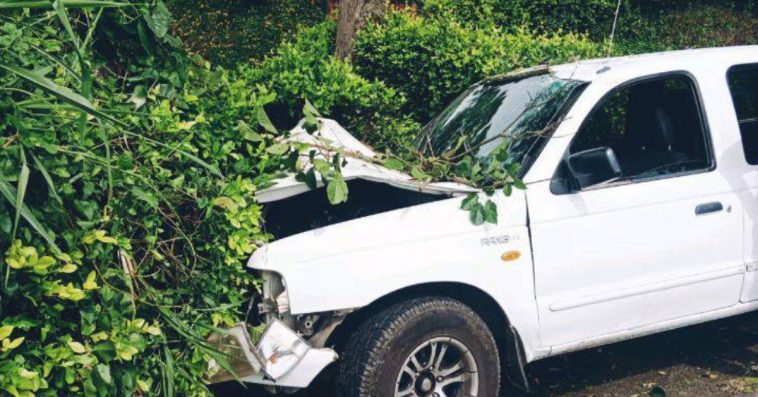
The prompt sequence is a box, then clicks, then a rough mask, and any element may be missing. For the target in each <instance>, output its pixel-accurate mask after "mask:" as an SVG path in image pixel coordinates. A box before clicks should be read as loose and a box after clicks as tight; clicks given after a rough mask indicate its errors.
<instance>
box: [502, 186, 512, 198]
mask: <svg viewBox="0 0 758 397" xmlns="http://www.w3.org/2000/svg"><path fill="white" fill-rule="evenodd" d="M503 194H504V195H506V196H510V195H511V194H513V185H511V184H510V183H506V184H505V186H503Z"/></svg>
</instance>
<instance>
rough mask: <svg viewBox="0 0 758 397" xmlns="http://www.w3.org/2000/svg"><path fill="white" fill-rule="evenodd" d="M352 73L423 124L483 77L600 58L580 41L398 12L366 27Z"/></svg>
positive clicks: (569, 36)
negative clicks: (379, 87) (401, 102)
mask: <svg viewBox="0 0 758 397" xmlns="http://www.w3.org/2000/svg"><path fill="white" fill-rule="evenodd" d="M356 54H357V56H356V60H355V63H356V68H357V70H358V72H359V73H360V74H361V75H362V76H366V77H367V78H370V79H378V80H381V81H383V82H385V83H386V84H387V85H388V86H389V87H393V88H396V89H397V90H398V91H399V92H402V93H403V94H404V95H406V96H407V97H408V102H407V103H406V104H405V106H404V107H403V111H404V112H405V113H407V114H411V115H413V117H414V119H416V120H418V121H426V120H429V119H430V118H431V117H433V116H434V115H435V114H436V113H437V112H439V111H440V110H441V108H442V107H443V106H444V105H445V104H447V103H448V102H450V101H451V100H452V99H453V97H454V96H455V95H457V94H458V93H460V92H461V91H462V90H463V89H465V88H466V87H467V86H469V85H471V84H473V83H474V82H476V81H478V80H480V79H482V78H483V77H485V76H489V75H493V74H498V73H503V72H508V71H512V70H514V69H517V68H521V67H527V66H534V65H537V64H541V63H548V62H549V63H558V62H564V61H569V60H571V59H575V58H586V57H592V56H596V55H598V54H599V47H598V45H597V44H595V43H592V42H591V41H589V40H588V39H586V38H585V37H583V36H577V35H574V34H566V35H559V34H553V35H533V34H530V33H529V32H527V31H525V30H516V31H515V32H513V33H503V32H502V31H501V30H500V29H499V28H496V27H489V28H477V29H472V28H471V27H468V26H465V25H462V24H460V23H458V22H456V21H452V20H450V19H448V18H444V17H440V18H424V17H420V16H416V15H413V14H412V13H409V12H405V11H399V12H392V13H390V14H389V15H388V16H387V18H386V20H385V21H383V22H382V23H378V24H372V25H369V26H367V27H366V29H364V30H363V31H361V33H360V34H359V36H358V39H357V41H356Z"/></svg>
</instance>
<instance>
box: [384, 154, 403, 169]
mask: <svg viewBox="0 0 758 397" xmlns="http://www.w3.org/2000/svg"><path fill="white" fill-rule="evenodd" d="M383 165H384V166H385V167H387V168H389V169H391V170H397V171H402V170H403V169H405V163H403V162H402V160H400V159H396V158H394V157H388V158H387V159H386V160H384V163H383Z"/></svg>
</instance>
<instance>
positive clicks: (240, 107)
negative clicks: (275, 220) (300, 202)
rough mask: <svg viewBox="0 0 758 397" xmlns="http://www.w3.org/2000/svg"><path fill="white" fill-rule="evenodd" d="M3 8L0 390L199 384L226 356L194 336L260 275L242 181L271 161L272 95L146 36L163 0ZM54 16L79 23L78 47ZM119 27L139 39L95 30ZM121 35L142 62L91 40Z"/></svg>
mask: <svg viewBox="0 0 758 397" xmlns="http://www.w3.org/2000/svg"><path fill="white" fill-rule="evenodd" d="M5 12H6V13H5V14H4V15H3V19H4V22H3V25H2V27H1V28H0V44H2V45H3V48H4V51H0V87H2V89H0V113H1V114H2V117H0V147H2V150H0V342H2V343H0V394H1V395H3V396H6V395H12V396H23V397H30V396H34V395H37V396H71V395H84V396H142V395H165V396H207V395H210V394H211V393H209V391H208V390H207V388H206V385H205V384H204V381H203V379H204V376H205V374H206V372H207V369H208V362H209V360H210V359H211V358H212V357H214V356H215V357H216V358H217V359H220V360H223V359H224V358H223V357H219V356H218V355H217V354H215V353H214V352H213V350H212V349H209V348H208V346H207V345H206V344H205V343H204V340H205V338H206V337H207V335H208V334H209V333H210V332H211V331H212V330H213V329H215V327H226V326H230V325H232V324H234V323H236V322H238V321H241V320H242V319H244V318H245V308H246V307H247V305H246V302H247V299H248V298H249V297H250V295H251V294H252V293H255V291H256V290H257V287H258V286H259V284H258V283H259V280H257V279H256V278H255V277H253V276H252V275H251V274H249V273H248V272H246V271H245V266H244V262H245V261H246V260H247V259H248V258H249V256H250V254H251V253H252V252H253V250H254V249H255V248H256V247H257V246H258V245H260V244H262V243H263V242H264V241H266V240H267V238H268V236H267V235H266V233H265V232H264V231H263V230H262V219H261V208H260V206H259V205H258V204H257V203H256V202H255V199H254V192H255V190H256V189H260V188H262V187H264V186H265V185H266V183H267V181H268V180H269V179H271V178H272V177H273V175H274V174H275V173H277V172H279V171H280V170H281V166H282V162H283V160H284V159H283V158H282V157H284V156H283V154H281V153H279V152H275V151H271V150H269V148H270V145H271V138H270V136H266V130H265V129H264V128H261V127H259V123H261V122H263V124H264V125H265V124H266V118H265V116H264V115H263V114H264V113H263V108H264V106H265V104H266V103H268V102H269V101H270V100H271V99H272V95H271V94H270V93H268V92H266V90H265V89H264V88H261V87H256V85H255V84H253V83H252V82H249V81H246V80H244V79H242V78H239V77H238V76H235V75H234V74H232V73H229V72H227V71H224V70H214V69H210V68H209V67H207V66H204V65H189V62H188V61H187V59H185V58H184V54H182V53H181V52H175V51H173V50H172V49H171V48H170V47H169V48H162V51H161V47H165V46H164V45H163V44H162V43H164V42H165V41H166V39H167V38H166V36H165V33H166V32H165V30H164V29H163V27H165V24H162V21H165V20H166V18H167V15H166V13H165V9H164V8H163V7H162V4H161V3H160V1H156V2H152V5H149V4H145V3H139V4H137V5H135V6H133V7H131V6H129V7H125V8H119V9H118V10H108V11H105V13H104V14H103V16H102V18H104V19H105V20H109V19H111V18H112V20H114V21H116V20H119V19H121V17H123V18H122V19H121V20H122V21H125V22H124V25H123V26H121V25H119V26H116V25H103V26H101V28H96V27H95V26H94V21H96V20H97V16H98V10H97V9H85V10H77V9H76V8H75V7H67V8H66V12H63V10H60V13H56V12H55V11H52V10H51V9H49V8H47V9H44V8H43V9H41V10H35V11H34V12H29V13H26V12H23V11H7V10H6V11H5ZM66 13H68V14H69V15H70V16H71V17H70V19H69V18H67V17H66ZM69 20H70V21H71V22H69ZM61 21H65V22H66V23H72V24H73V25H74V26H76V27H77V28H78V29H82V31H81V38H82V39H83V38H84V37H87V34H88V33H89V34H92V36H91V37H92V38H93V40H87V41H83V42H84V43H85V44H83V45H82V47H81V52H82V53H81V57H80V56H78V55H75V52H76V50H75V48H76V47H75V46H74V45H73V40H72V38H71V35H72V34H75V33H73V32H72V33H67V31H66V29H64V26H65V25H64V24H63V23H61ZM87 21H90V23H91V24H88V23H87ZM114 24H115V22H114ZM139 26H141V27H139ZM116 27H117V28H118V29H120V31H121V32H122V33H125V32H137V31H138V30H139V31H141V32H140V35H139V36H140V37H139V38H138V37H136V33H135V36H131V37H129V36H123V35H122V36H118V37H119V41H118V42H110V40H111V39H110V37H115V36H110V35H109V34H106V33H105V32H104V31H103V30H109V29H111V28H116ZM138 27H139V28H138ZM101 29H103V30H101ZM125 41H129V43H130V46H129V47H135V48H136V47H139V48H140V51H139V52H140V54H132V55H134V56H136V57H143V56H145V58H144V59H145V60H147V59H153V61H154V62H153V63H152V64H151V65H150V66H136V65H139V64H140V61H138V60H137V59H114V58H108V57H106V56H105V54H103V53H100V52H98V51H95V50H94V49H93V48H92V47H91V44H92V43H93V42H100V43H101V44H103V43H102V42H106V43H108V44H110V45H112V46H113V47H119V46H121V45H123V44H124V42H125ZM168 41H170V40H168ZM87 43H89V44H87ZM145 47H151V48H152V49H148V48H145ZM148 53H150V54H163V55H162V56H160V57H156V58H151V57H149V56H147V55H145V54H148ZM109 54H110V55H113V54H126V52H123V53H122V52H120V51H111V52H110V53H109ZM175 58H182V59H183V61H182V62H178V63H175V62H173V61H172V60H173V59H175ZM80 60H81V61H83V62H80ZM90 68H91V69H90ZM30 70H34V71H36V74H33V73H31V72H29V71H30ZM90 84H91V88H92V90H91V91H89V90H88V89H87V87H88V86H90ZM87 97H89V99H87ZM19 204H20V205H19Z"/></svg>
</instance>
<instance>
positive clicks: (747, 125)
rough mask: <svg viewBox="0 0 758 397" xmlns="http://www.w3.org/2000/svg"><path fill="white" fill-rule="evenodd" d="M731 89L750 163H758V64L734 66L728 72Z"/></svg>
mask: <svg viewBox="0 0 758 397" xmlns="http://www.w3.org/2000/svg"><path fill="white" fill-rule="evenodd" d="M727 81H728V83H729V91H730V92H731V94H732V101H733V102H734V110H735V111H736V112H737V121H738V122H739V125H740V134H741V135H742V150H743V151H744V153H745V160H747V162H748V164H751V165H756V164H758V64H748V65H737V66H733V67H731V68H730V69H729V71H728V72H727Z"/></svg>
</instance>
